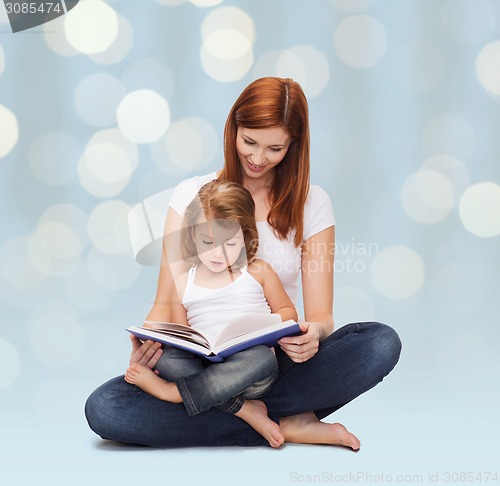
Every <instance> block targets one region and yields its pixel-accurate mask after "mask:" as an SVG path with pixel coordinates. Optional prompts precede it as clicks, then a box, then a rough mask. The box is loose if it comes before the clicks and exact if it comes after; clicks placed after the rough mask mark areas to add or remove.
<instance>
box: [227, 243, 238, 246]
mask: <svg viewBox="0 0 500 486" xmlns="http://www.w3.org/2000/svg"><path fill="white" fill-rule="evenodd" d="M226 246H236V243H226Z"/></svg>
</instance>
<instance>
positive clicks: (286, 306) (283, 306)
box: [248, 260, 299, 321]
mask: <svg viewBox="0 0 500 486" xmlns="http://www.w3.org/2000/svg"><path fill="white" fill-rule="evenodd" d="M248 272H249V273H250V275H252V276H253V277H254V278H255V279H256V280H257V281H258V282H259V283H260V284H261V285H262V288H263V289H264V296H265V297H266V300H267V302H268V304H269V307H270V308H271V312H272V313H273V314H279V315H280V316H281V320H282V321H288V320H289V319H291V320H294V321H297V320H298V318H299V316H298V315H297V311H296V309H295V306H294V305H293V302H292V301H291V300H290V297H288V294H287V293H286V291H285V289H284V287H283V284H282V283H281V280H280V278H279V277H278V274H277V273H276V272H275V271H274V270H273V268H272V267H271V265H269V264H268V263H266V262H265V261H264V260H254V261H253V262H252V263H251V264H250V265H249V266H248Z"/></svg>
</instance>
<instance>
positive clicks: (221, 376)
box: [155, 346, 278, 415]
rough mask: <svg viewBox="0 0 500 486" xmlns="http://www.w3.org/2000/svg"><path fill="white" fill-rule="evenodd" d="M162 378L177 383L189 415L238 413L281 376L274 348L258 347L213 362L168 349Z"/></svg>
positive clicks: (159, 365) (159, 367)
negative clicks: (214, 410) (246, 400)
mask: <svg viewBox="0 0 500 486" xmlns="http://www.w3.org/2000/svg"><path fill="white" fill-rule="evenodd" d="M155 369H156V370H158V371H159V372H160V376H161V377H162V378H164V379H165V380H168V381H173V382H175V383H176V384H177V388H178V389H179V392H180V394H181V397H182V401H183V403H184V406H185V407H186V410H187V412H188V414H189V415H197V414H199V413H200V412H204V411H205V410H208V409H209V408H212V407H217V408H218V409H220V410H222V411H224V412H228V413H233V414H234V413H236V412H238V411H239V410H240V408H241V407H242V405H243V399H244V398H258V397H261V396H262V395H264V393H265V392H266V391H267V390H269V388H271V386H272V384H273V382H274V381H275V380H276V378H277V376H278V363H277V361H276V356H275V355H274V353H273V351H272V349H270V348H268V347H267V346H254V347H252V348H249V349H245V350H244V351H240V352H239V353H236V354H233V355H232V356H229V357H228V358H226V360H225V361H223V362H222V363H209V362H207V360H204V359H203V358H200V357H197V356H195V355H193V354H192V353H189V352H187V351H184V350H182V349H177V348H171V347H165V348H164V350H163V354H162V356H161V358H160V360H159V361H158V363H157V364H156V368H155Z"/></svg>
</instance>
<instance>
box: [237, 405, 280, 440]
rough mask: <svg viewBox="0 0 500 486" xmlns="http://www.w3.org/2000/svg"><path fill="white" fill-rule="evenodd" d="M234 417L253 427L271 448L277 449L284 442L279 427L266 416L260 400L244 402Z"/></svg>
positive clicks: (264, 407)
mask: <svg viewBox="0 0 500 486" xmlns="http://www.w3.org/2000/svg"><path fill="white" fill-rule="evenodd" d="M235 415H236V416H237V417H239V418H241V419H242V420H244V421H245V422H246V423H247V424H248V425H250V426H251V427H253V428H254V429H255V430H256V431H257V432H258V433H259V434H260V435H262V437H264V439H267V441H268V442H269V445H270V446H271V447H279V446H280V445H281V444H283V442H284V441H285V438H284V437H283V434H282V433H281V430H280V427H279V425H278V424H277V423H276V422H273V421H272V420H271V419H270V418H269V417H268V416H267V408H266V406H265V404H264V402H261V401H260V400H244V403H243V406H242V407H241V408H240V410H239V411H238V412H237V413H235Z"/></svg>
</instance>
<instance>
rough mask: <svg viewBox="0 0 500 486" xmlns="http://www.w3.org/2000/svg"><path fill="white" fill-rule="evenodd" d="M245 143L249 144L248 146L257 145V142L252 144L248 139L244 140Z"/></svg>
mask: <svg viewBox="0 0 500 486" xmlns="http://www.w3.org/2000/svg"><path fill="white" fill-rule="evenodd" d="M243 141H244V142H245V143H246V144H247V145H255V142H252V141H250V140H247V139H246V138H244V139H243Z"/></svg>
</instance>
